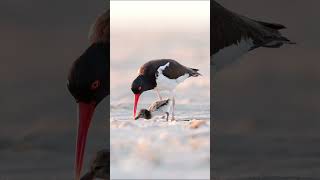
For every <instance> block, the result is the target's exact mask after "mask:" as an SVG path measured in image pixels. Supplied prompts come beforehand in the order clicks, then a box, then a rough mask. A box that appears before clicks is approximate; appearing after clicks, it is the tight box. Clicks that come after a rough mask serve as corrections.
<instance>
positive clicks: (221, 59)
mask: <svg viewBox="0 0 320 180" xmlns="http://www.w3.org/2000/svg"><path fill="white" fill-rule="evenodd" d="M213 43H214V42H213ZM252 47H253V40H252V39H242V40H241V41H240V42H238V43H237V44H233V45H231V46H228V47H225V48H223V49H221V50H220V51H218V52H217V53H216V54H214V55H213V64H214V65H215V68H216V70H217V71H218V70H220V69H222V68H223V67H224V66H226V65H228V64H232V63H234V62H235V61H236V60H237V59H238V58H239V57H241V56H242V55H243V54H245V53H247V52H248V51H249V50H250V49H251V48H252Z"/></svg>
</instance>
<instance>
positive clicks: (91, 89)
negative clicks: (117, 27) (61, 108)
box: [67, 11, 110, 180]
mask: <svg viewBox="0 0 320 180" xmlns="http://www.w3.org/2000/svg"><path fill="white" fill-rule="evenodd" d="M89 39H90V46H89V48H88V49H87V50H86V51H85V52H84V53H83V54H82V55H81V56H80V57H79V58H78V59H77V60H76V61H75V62H74V63H73V64H72V66H71V69H70V72H69V76H68V84H67V87H68V89H69V91H70V93H71V94H72V96H73V97H74V98H75V99H76V101H77V103H78V108H79V122H78V133H77V146H76V164H75V166H76V167H75V171H76V172H75V179H76V180H79V178H80V174H81V169H82V164H83V156H84V152H85V145H86V139H87V134H88V129H89V126H90V122H91V119H92V116H93V113H94V111H95V108H96V106H97V105H98V104H99V103H100V102H101V101H102V100H103V99H104V98H105V97H106V96H107V95H109V94H110V83H109V82H110V73H109V67H110V41H109V39H110V12H109V11H106V12H104V13H103V14H102V15H100V16H99V17H98V18H97V19H96V21H95V23H94V24H93V26H92V28H91V32H90V35H89Z"/></svg>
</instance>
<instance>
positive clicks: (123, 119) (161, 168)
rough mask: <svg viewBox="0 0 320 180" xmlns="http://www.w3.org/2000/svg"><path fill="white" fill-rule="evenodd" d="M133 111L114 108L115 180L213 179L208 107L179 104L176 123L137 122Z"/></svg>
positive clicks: (112, 118) (157, 121) (157, 119)
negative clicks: (211, 173) (211, 175)
mask: <svg viewBox="0 0 320 180" xmlns="http://www.w3.org/2000/svg"><path fill="white" fill-rule="evenodd" d="M142 106H144V105H142ZM131 110H132V107H131V106H129V105H121V104H120V105H116V106H112V107H111V121H110V129H111V132H110V138H111V168H110V169H111V179H127V178H133V179H209V178H210V109H209V106H208V105H183V104H178V105H177V113H176V121H172V122H170V121H169V122H167V121H166V120H165V119H161V117H160V118H154V119H151V120H143V119H139V120H137V121H134V120H132V114H131Z"/></svg>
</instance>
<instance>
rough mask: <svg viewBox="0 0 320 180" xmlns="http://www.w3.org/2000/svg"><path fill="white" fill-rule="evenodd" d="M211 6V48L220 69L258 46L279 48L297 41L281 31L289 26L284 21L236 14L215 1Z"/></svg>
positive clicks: (214, 64)
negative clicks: (251, 17) (280, 22)
mask: <svg viewBox="0 0 320 180" xmlns="http://www.w3.org/2000/svg"><path fill="white" fill-rule="evenodd" d="M210 5H211V9H210V18H211V23H210V26H211V28H210V37H211V45H210V48H211V55H212V56H213V61H212V64H213V66H214V68H215V70H216V71H219V70H221V69H222V68H223V67H225V66H226V65H228V64H231V63H232V62H234V61H235V60H236V59H237V58H239V57H240V56H242V55H243V54H245V53H247V52H249V51H252V50H254V49H256V48H259V47H266V48H279V47H281V46H282V45H284V44H295V43H293V42H291V41H290V40H289V39H287V38H286V37H284V36H282V35H281V33H280V31H279V30H281V29H285V28H286V27H285V26H283V25H281V24H276V23H268V22H262V21H257V20H253V19H250V18H248V17H245V16H242V15H239V14H236V13H234V12H232V11H229V10H228V9H226V8H224V7H223V6H221V5H220V4H218V3H217V2H216V1H214V0H212V1H211V3H210Z"/></svg>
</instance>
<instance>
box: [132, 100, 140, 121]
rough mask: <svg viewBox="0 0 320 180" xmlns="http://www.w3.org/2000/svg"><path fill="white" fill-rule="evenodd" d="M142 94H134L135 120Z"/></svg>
mask: <svg viewBox="0 0 320 180" xmlns="http://www.w3.org/2000/svg"><path fill="white" fill-rule="evenodd" d="M139 97H140V94H134V107H133V118H135V117H136V112H137V105H138V102H139Z"/></svg>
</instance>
